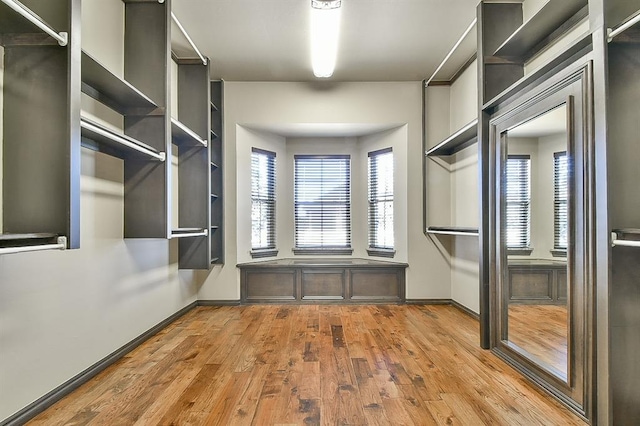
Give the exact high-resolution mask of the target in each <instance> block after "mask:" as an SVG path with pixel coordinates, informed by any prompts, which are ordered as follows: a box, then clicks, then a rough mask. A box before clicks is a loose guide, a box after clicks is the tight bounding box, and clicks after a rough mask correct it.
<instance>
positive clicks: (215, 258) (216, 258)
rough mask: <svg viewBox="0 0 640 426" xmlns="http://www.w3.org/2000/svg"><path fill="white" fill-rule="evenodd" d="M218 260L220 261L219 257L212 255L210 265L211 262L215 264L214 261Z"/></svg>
mask: <svg viewBox="0 0 640 426" xmlns="http://www.w3.org/2000/svg"><path fill="white" fill-rule="evenodd" d="M219 261H220V258H219V257H213V258H211V264H212V265H213V264H215V263H218V262H219Z"/></svg>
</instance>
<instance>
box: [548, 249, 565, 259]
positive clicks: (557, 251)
mask: <svg viewBox="0 0 640 426" xmlns="http://www.w3.org/2000/svg"><path fill="white" fill-rule="evenodd" d="M549 251H550V252H551V256H553V257H567V249H552V250H549Z"/></svg>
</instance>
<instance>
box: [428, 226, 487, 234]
mask: <svg viewBox="0 0 640 426" xmlns="http://www.w3.org/2000/svg"><path fill="white" fill-rule="evenodd" d="M427 234H438V235H468V236H478V235H480V234H479V231H478V228H468V227H463V226H429V227H428V228H427Z"/></svg>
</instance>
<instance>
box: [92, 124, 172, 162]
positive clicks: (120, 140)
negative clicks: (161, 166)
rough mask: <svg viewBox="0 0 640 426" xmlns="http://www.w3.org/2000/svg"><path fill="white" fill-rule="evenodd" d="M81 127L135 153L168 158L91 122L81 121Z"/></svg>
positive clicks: (161, 158)
mask: <svg viewBox="0 0 640 426" xmlns="http://www.w3.org/2000/svg"><path fill="white" fill-rule="evenodd" d="M80 127H81V128H85V129H87V130H89V131H92V132H94V133H97V134H99V135H100V136H103V137H105V138H108V139H111V140H113V141H116V142H118V143H119V144H120V145H124V146H126V147H129V148H131V149H133V150H135V151H138V152H141V153H143V154H146V155H148V156H149V157H153V158H155V159H156V160H159V161H165V160H166V158H167V154H166V153H164V152H154V151H152V150H150V149H148V148H145V147H144V146H141V145H138V144H136V143H133V142H131V141H130V140H128V139H125V138H123V137H122V136H120V135H118V134H117V133H115V132H109V131H107V130H105V129H103V128H101V127H98V126H96V125H95V124H93V123H91V122H89V121H86V120H83V119H81V120H80Z"/></svg>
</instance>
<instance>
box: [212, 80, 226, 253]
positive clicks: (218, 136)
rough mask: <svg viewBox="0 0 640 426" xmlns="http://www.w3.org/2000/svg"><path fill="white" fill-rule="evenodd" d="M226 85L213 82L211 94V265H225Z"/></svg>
mask: <svg viewBox="0 0 640 426" xmlns="http://www.w3.org/2000/svg"><path fill="white" fill-rule="evenodd" d="M223 92H224V83H223V82H222V81H212V82H211V83H210V93H211V126H210V134H211V142H210V151H209V152H210V158H209V164H210V166H211V167H210V176H209V179H210V195H211V196H210V219H211V232H210V234H209V245H210V249H211V258H210V264H222V263H224V233H223V223H224V221H223V219H224V197H223V168H222V167H221V165H222V164H223V149H224V142H223V139H222V135H223V134H224V133H223V128H222V126H223V108H224V102H223V100H224V98H223Z"/></svg>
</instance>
